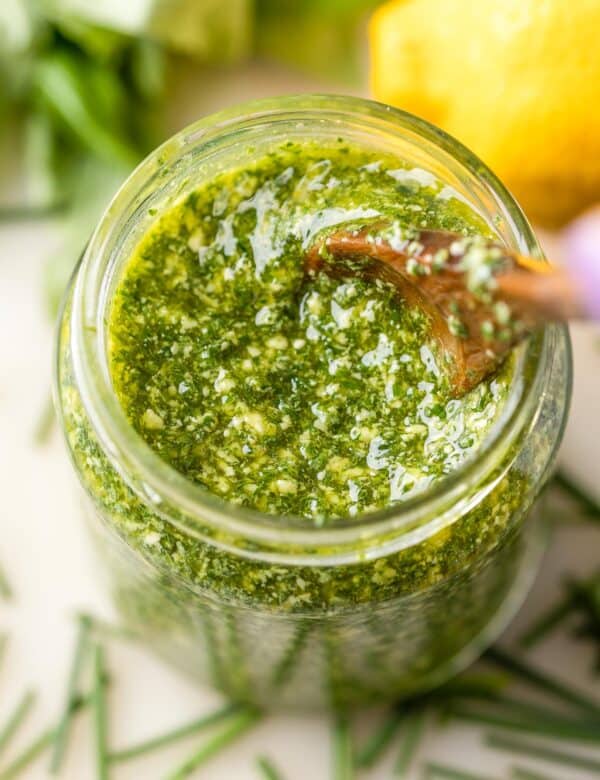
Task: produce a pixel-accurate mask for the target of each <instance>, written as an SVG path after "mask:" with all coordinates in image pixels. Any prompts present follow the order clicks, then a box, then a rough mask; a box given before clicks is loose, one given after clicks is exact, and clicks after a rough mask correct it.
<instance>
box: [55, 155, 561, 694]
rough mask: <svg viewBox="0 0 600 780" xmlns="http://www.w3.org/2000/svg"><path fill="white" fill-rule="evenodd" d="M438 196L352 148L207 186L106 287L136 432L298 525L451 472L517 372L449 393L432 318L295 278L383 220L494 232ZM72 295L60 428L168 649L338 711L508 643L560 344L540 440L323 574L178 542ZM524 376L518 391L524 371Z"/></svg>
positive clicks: (241, 683) (557, 398)
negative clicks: (121, 458)
mask: <svg viewBox="0 0 600 780" xmlns="http://www.w3.org/2000/svg"><path fill="white" fill-rule="evenodd" d="M440 188H441V185H438V184H437V183H436V182H435V180H433V178H432V177H431V175H430V174H428V173H426V172H425V171H420V170H414V169H413V170H410V168H408V167H407V166H406V165H404V164H403V163H402V162H401V161H399V160H397V159H395V158H390V157H386V156H385V155H384V154H378V153H377V154H376V153H374V152H368V151H365V150H361V149H358V148H349V147H347V146H345V145H344V144H343V143H339V144H335V145H333V146H332V147H328V148H324V147H323V146H318V145H316V144H312V143H308V142H307V143H306V144H302V145H290V146H287V147H284V148H281V147H278V148H276V149H274V150H273V153H272V154H271V155H270V156H267V157H264V158H262V159H259V160H258V161H256V162H254V163H249V162H246V163H245V164H244V165H243V166H242V167H241V168H240V169H239V170H233V171H231V170H229V171H227V172H225V173H223V174H222V175H221V176H220V177H219V178H215V179H213V180H210V181H203V180H202V178H201V177H199V181H198V188H197V190H196V191H195V192H194V193H193V194H192V195H191V196H189V197H188V198H187V200H186V201H185V202H183V203H181V204H180V205H177V206H175V207H174V208H173V209H172V210H171V211H169V212H167V213H163V214H159V215H158V217H157V220H156V222H155V225H154V227H153V228H152V229H151V230H150V232H149V233H148V234H147V235H146V236H145V237H144V238H143V239H142V241H141V243H140V245H139V246H138V248H137V249H136V251H135V252H134V253H133V255H132V257H131V258H129V259H128V261H127V262H126V263H125V266H124V269H123V271H122V274H121V276H120V278H119V280H117V285H116V293H115V296H114V299H113V303H112V309H111V311H110V316H109V318H108V322H107V328H108V337H109V338H108V341H109V362H110V370H111V374H112V378H113V383H114V387H115V389H116V391H117V394H118V396H119V398H120V401H121V404H122V406H123V408H124V409H125V412H126V414H127V416H128V417H129V420H130V421H131V423H132V426H133V427H134V428H135V429H136V430H137V431H138V432H139V433H140V434H141V435H142V436H143V438H144V439H145V440H146V441H147V442H148V443H149V445H150V446H151V447H153V448H154V449H155V450H156V451H157V452H158V453H159V454H160V456H161V457H163V458H164V459H165V460H166V461H168V462H170V463H171V464H172V465H173V466H175V468H177V469H178V470H179V471H180V472H182V473H183V474H184V475H185V476H186V477H187V478H188V479H190V480H193V481H194V482H196V483H199V484H200V485H203V486H204V487H205V488H206V489H207V490H209V491H211V492H212V493H215V494H217V495H218V496H221V497H222V498H224V499H226V501H227V502H229V503H237V504H243V505H245V506H249V507H256V508H259V509H262V510H264V511H267V512H270V513H277V514H278V515H288V514H291V515H299V516H301V517H302V518H303V519H304V520H303V522H304V523H305V524H307V525H308V526H309V527H310V526H312V525H315V524H316V525H320V524H323V523H325V524H326V523H327V522H328V521H329V520H332V519H333V518H339V517H349V516H352V515H353V514H358V513H360V512H368V511H369V510H372V509H374V508H377V507H382V506H386V505H389V504H394V503H398V504H401V502H402V501H403V500H404V499H405V498H407V497H409V496H412V495H414V494H415V493H416V492H418V491H419V490H424V489H426V488H428V486H429V485H431V484H432V483H433V482H435V481H436V480H439V479H441V478H442V476H443V475H444V474H445V473H447V472H449V471H451V470H452V469H453V468H455V467H456V465H458V464H459V463H460V462H462V461H463V460H464V459H465V458H467V457H469V455H470V454H471V453H473V451H474V450H475V449H476V448H477V447H478V444H479V443H480V442H481V439H482V438H483V437H484V436H485V434H486V433H487V432H488V431H489V429H490V426H491V425H492V424H493V423H494V421H495V420H496V419H497V416H498V414H499V413H500V411H501V410H502V406H503V401H504V398H505V395H506V391H507V386H508V383H509V382H510V381H512V378H513V375H514V373H515V369H514V367H513V365H512V363H510V362H509V364H507V365H506V366H505V368H504V369H503V370H502V371H501V372H500V373H499V374H498V376H497V377H495V378H494V379H493V380H491V381H490V382H486V383H484V384H482V385H480V386H479V387H478V388H476V389H475V390H474V391H473V392H472V393H471V394H469V395H468V396H467V397H465V398H464V399H461V400H453V399H450V398H449V397H448V390H447V386H446V382H445V378H444V374H445V372H444V361H443V356H441V355H439V354H438V353H437V350H436V346H435V344H433V343H432V342H431V339H430V337H429V334H428V323H427V321H426V320H425V319H424V317H423V315H422V314H421V313H420V312H419V311H415V310H410V309H408V308H407V307H406V306H404V305H403V303H402V301H401V300H399V299H398V298H397V297H395V294H394V293H393V292H392V291H391V290H390V289H389V288H388V287H386V286H385V285H383V284H382V285H374V284H367V283H366V282H364V281H361V280H360V279H357V278H353V279H350V278H348V279H346V278H340V279H337V280H333V279H330V278H328V277H326V276H322V275H319V276H317V277H315V278H310V279H305V278H304V277H303V274H302V270H301V261H302V256H303V253H304V251H305V247H306V246H308V245H309V244H310V243H311V241H312V240H314V238H315V237H316V236H317V235H320V234H321V231H323V230H327V229H331V228H332V227H333V226H334V224H338V223H340V222H344V221H349V222H350V223H351V224H353V225H362V224H364V222H365V221H366V220H372V219H374V218H376V217H377V216H378V215H379V214H382V215H383V216H384V217H386V219H390V220H392V221H393V222H394V224H396V223H398V224H399V225H401V226H408V225H415V226H418V227H420V226H425V225H426V226H429V227H436V226H437V227H441V228H447V229H451V230H457V231H460V232H462V233H464V234H467V235H469V234H475V233H485V232H486V229H485V226H484V224H483V223H482V222H481V221H480V220H479V219H478V217H476V215H475V214H474V213H473V212H472V211H471V210H470V209H469V208H467V207H466V206H465V205H463V204H462V203H461V202H460V201H459V200H458V199H455V198H451V197H450V198H448V197H447V194H448V192H447V189H448V188H445V189H440ZM74 295H75V293H74V292H73V288H71V292H70V295H69V296H68V298H67V301H66V306H65V311H64V315H63V318H62V323H61V328H60V333H59V351H58V355H59V375H58V397H59V402H60V407H61V411H62V421H63V425H64V429H65V433H66V437H67V441H68V446H69V449H70V452H71V456H72V459H73V462H74V464H75V468H76V470H77V472H78V475H79V478H80V481H81V483H82V485H83V487H84V489H85V491H86V493H87V495H88V497H89V499H90V501H88V503H87V506H88V507H89V515H90V518H91V521H92V529H93V532H94V535H95V537H96V539H97V540H98V547H99V549H100V551H101V553H102V556H103V558H104V560H105V562H106V565H107V567H108V569H109V572H110V575H111V580H110V581H111V590H112V592H113V595H114V598H115V602H116V604H117V606H118V608H119V610H120V612H121V614H122V616H123V618H124V619H125V621H126V622H127V624H128V625H129V627H130V628H131V629H132V630H133V631H134V632H136V633H137V634H138V635H139V636H140V637H141V638H143V639H144V640H145V641H146V642H147V643H148V644H149V645H151V646H153V647H154V648H156V650H157V651H158V652H159V653H161V654H162V655H163V656H165V657H167V658H168V659H170V660H171V661H173V662H174V663H175V664H176V665H178V666H179V667H180V668H182V669H184V670H186V671H187V672H189V673H190V674H191V675H193V676H194V677H196V678H198V679H201V680H203V681H206V680H210V681H211V682H212V684H214V685H216V686H217V687H219V688H220V689H222V690H224V691H226V692H227V693H228V694H229V695H232V696H234V697H236V698H239V699H244V700H247V701H249V702H253V703H256V704H259V705H261V706H265V707H273V706H287V707H296V708H297V707H306V706H310V707H314V706H323V705H334V706H345V705H351V704H358V703H364V702H370V701H381V700H383V699H390V698H396V697H398V696H402V695H408V694H411V693H413V692H415V691H417V690H422V689H423V688H426V687H427V686H430V685H432V684H433V683H435V682H436V681H440V680H441V679H443V678H444V677H445V676H447V675H448V674H450V673H452V671H453V670H455V668H456V665H455V664H456V663H458V664H459V665H460V663H462V662H463V661H459V662H457V661H456V659H457V658H460V655H461V653H462V652H463V651H465V649H466V648H469V647H471V646H473V645H475V644H476V643H477V642H480V641H481V637H482V635H483V636H488V635H489V633H490V632H492V633H495V632H496V631H497V630H498V625H497V624H495V623H494V618H496V617H497V616H498V614H499V613H500V612H501V610H502V607H503V604H505V603H506V602H509V603H510V604H511V607H510V609H512V608H513V606H512V605H513V603H514V598H511V596H514V595H515V592H516V591H519V590H520V589H522V587H523V585H522V577H523V576H524V572H526V570H527V569H528V567H530V566H531V565H532V561H533V560H534V559H535V556H536V554H537V553H536V550H537V545H538V539H539V537H538V530H539V529H538V526H537V525H536V524H535V523H531V522H528V523H526V522H524V520H525V516H526V515H527V513H528V511H529V509H530V507H531V505H532V502H533V500H534V499H535V497H536V495H537V493H538V492H539V490H540V487H541V485H542V484H543V480H544V477H545V475H546V474H547V472H548V466H549V463H550V461H551V458H552V454H553V452H554V448H555V445H556V441H557V438H558V436H559V433H560V421H561V419H562V417H563V415H564V410H565V405H566V401H565V388H566V383H565V373H566V372H567V370H568V367H567V362H566V355H565V352H564V350H559V351H558V353H557V356H556V361H555V369H554V371H555V373H554V374H553V377H552V381H551V382H549V384H548V388H547V391H546V392H545V393H544V395H543V398H542V402H541V404H540V410H539V414H538V416H537V418H536V423H535V427H534V428H533V429H531V430H530V429H526V430H524V432H523V434H522V435H520V436H519V437H518V438H517V439H516V440H515V442H514V443H513V444H512V445H511V446H510V447H508V448H505V449H503V450H502V451H501V452H500V453H499V454H498V456H497V458H495V459H494V462H493V464H492V465H490V467H489V469H488V470H487V471H486V473H485V474H483V475H482V476H481V477H480V478H478V481H477V483H476V484H472V486H471V485H470V486H469V494H468V495H467V496H466V499H465V500H463V501H461V502H459V503H458V504H457V505H454V504H452V503H450V502H448V504H447V505H446V506H445V507H444V510H445V512H446V516H447V521H446V522H444V523H443V524H442V526H441V528H440V529H439V530H438V531H436V532H431V533H429V532H428V533H425V534H424V535H423V537H422V538H420V539H416V540H415V541H414V542H412V543H411V544H409V545H407V546H405V547H401V546H399V547H398V548H393V549H392V550H390V549H389V548H387V549H386V548H385V547H384V546H383V544H384V541H390V537H389V536H386V538H385V540H383V539H378V538H371V539H361V538H359V537H358V536H357V540H356V555H355V557H354V558H353V559H352V560H351V561H349V562H346V563H336V562H334V561H333V559H332V558H328V557H327V556H329V555H331V550H330V549H329V548H327V547H325V546H324V543H323V542H322V541H315V545H314V546H313V547H312V548H310V550H308V551H307V552H308V553H310V555H312V556H313V557H312V558H311V559H310V561H312V562H306V559H303V560H302V561H299V560H296V559H295V558H294V557H293V556H294V555H295V554H296V553H303V552H305V551H304V550H297V549H296V548H294V550H291V549H289V550H288V549H287V548H286V547H285V544H286V543H285V542H283V543H282V544H281V546H280V547H279V548H278V549H279V550H280V551H281V550H283V552H284V553H286V554H287V558H284V560H283V561H280V562H277V563H274V562H272V561H271V560H270V559H269V558H268V555H263V552H264V549H263V548H261V547H260V546H259V545H257V543H256V542H255V541H254V540H250V539H246V538H243V537H242V536H241V535H240V537H239V538H237V537H233V536H232V535H231V534H229V535H227V534H225V533H224V532H222V531H221V529H220V528H218V527H217V528H214V527H209V524H207V528H206V529H205V531H206V534H205V536H204V537H203V538H199V537H197V536H194V535H193V534H192V533H188V532H187V531H186V530H184V528H185V527H186V517H185V515H180V514H179V508H178V507H177V506H172V505H169V506H168V507H165V506H164V505H161V504H158V505H157V504H156V503H155V502H154V497H153V496H152V497H150V498H149V496H148V493H147V491H146V490H145V488H144V486H142V485H140V482H139V479H138V475H137V474H135V473H131V472H130V471H127V469H126V467H125V469H123V464H121V463H115V460H114V458H115V456H114V455H113V454H111V453H109V452H107V451H106V450H105V449H104V447H103V445H102V443H101V441H100V440H99V438H98V436H97V433H96V430H95V429H94V425H93V423H92V421H91V418H90V414H89V403H90V401H89V399H86V398H85V394H84V393H83V394H82V392H81V384H80V381H79V378H78V376H77V374H76V371H75V369H74V360H73V353H74V351H75V349H77V348H78V345H77V340H78V338H79V337H80V334H78V333H74V332H73V329H72V323H73V320H72V318H71V305H72V300H73V296H74ZM534 346H535V344H534ZM533 363H535V359H533ZM517 381H518V382H520V383H522V384H523V392H527V385H528V382H529V381H530V377H529V375H521V376H519V377H518V380H517ZM82 396H83V397H82ZM119 467H120V468H119ZM123 470H125V471H127V473H126V474H125V476H124V475H123ZM224 506H225V507H226V506H227V504H225V505H224ZM201 509H202V508H201V507H199V515H200V517H201ZM167 516H168V517H169V518H174V519H175V522H174V523H172V522H170V519H166V517H167ZM280 519H281V524H282V525H284V526H285V522H286V521H285V518H284V517H281V518H280ZM432 519H435V518H432V517H431V516H429V515H427V516H425V515H424V516H423V517H422V518H421V521H420V522H423V523H425V522H427V521H429V520H432ZM180 520H181V522H179V521H180ZM341 522H343V520H341ZM320 533H321V529H319V530H315V531H314V534H315V537H316V536H318V534H320ZM394 533H395V534H396V535H397V536H400V535H401V534H402V533H403V531H396V532H394ZM251 554H253V555H254V557H250V555H251ZM309 557H310V556H309ZM319 558H322V559H323V560H318V559H319ZM325 558H327V560H325ZM501 622H502V621H501ZM490 626H493V627H492V628H490Z"/></svg>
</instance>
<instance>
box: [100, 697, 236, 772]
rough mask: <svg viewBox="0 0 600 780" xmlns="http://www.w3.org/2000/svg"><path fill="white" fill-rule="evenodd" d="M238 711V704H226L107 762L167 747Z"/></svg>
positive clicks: (120, 753) (113, 756) (113, 754)
mask: <svg viewBox="0 0 600 780" xmlns="http://www.w3.org/2000/svg"><path fill="white" fill-rule="evenodd" d="M239 709H240V705H239V704H228V705H226V706H225V707H221V708H220V709H218V710H216V712H211V713H210V714H208V715H203V716H202V717H201V718H196V720H193V721H192V722H191V723H186V724H185V725H184V726H179V727H178V728H176V729H172V730H171V731H168V732H166V733H165V734H161V735H160V736H158V737H152V738H151V739H148V740H146V741H144V742H140V743H138V744H137V745H133V746H132V747H130V748H125V749H123V750H117V751H115V752H113V753H111V754H110V756H109V760H110V761H111V762H118V761H128V760H129V759H131V758H137V757H138V756H141V755H144V754H145V753H149V752H150V751H151V750H156V749H157V748H160V747H163V746H164V745H169V744H170V743H171V742H175V741H177V740H178V739H183V737H187V736H188V735H189V734H194V733H196V732H197V731H201V730H202V729H203V728H205V727H207V726H211V725H212V724H214V723H218V722H219V721H221V720H224V719H225V718H227V717H229V716H230V715H233V714H234V713H236V712H237V711H238V710H239Z"/></svg>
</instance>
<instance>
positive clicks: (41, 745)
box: [0, 693, 94, 780]
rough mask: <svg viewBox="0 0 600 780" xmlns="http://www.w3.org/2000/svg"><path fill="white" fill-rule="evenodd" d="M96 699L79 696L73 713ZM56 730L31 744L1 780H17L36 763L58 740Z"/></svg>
mask: <svg viewBox="0 0 600 780" xmlns="http://www.w3.org/2000/svg"><path fill="white" fill-rule="evenodd" d="M93 698H94V694H93V693H92V694H91V695H85V696H77V697H75V698H74V699H73V701H72V703H71V709H72V711H73V712H77V711H78V710H80V709H82V708H83V707H86V706H88V705H89V704H90V703H91V702H92V701H93ZM56 732H57V729H56V728H50V729H46V730H45V731H43V732H42V733H41V734H40V735H39V736H38V737H37V738H36V739H35V740H34V741H33V742H31V743H30V744H29V745H28V746H27V747H26V748H25V749H24V750H23V751H22V752H21V753H20V754H19V755H18V756H17V757H16V758H15V759H13V761H12V762H11V763H10V764H9V765H8V766H7V767H5V768H4V769H3V770H2V771H0V780H15V778H17V777H19V776H21V775H22V774H23V772H24V771H25V770H26V769H28V768H29V766H30V765H31V764H32V763H33V761H35V759H36V758H37V757H38V756H39V755H40V754H41V753H42V752H43V751H44V750H45V748H46V747H47V746H48V745H50V744H51V743H52V742H53V741H54V740H55V739H56Z"/></svg>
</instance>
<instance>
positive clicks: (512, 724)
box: [448, 701, 600, 743]
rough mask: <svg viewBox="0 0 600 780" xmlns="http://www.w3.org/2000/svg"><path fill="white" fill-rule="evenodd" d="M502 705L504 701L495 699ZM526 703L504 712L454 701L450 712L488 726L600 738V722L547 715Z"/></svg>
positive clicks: (581, 738) (587, 739) (590, 739)
mask: <svg viewBox="0 0 600 780" xmlns="http://www.w3.org/2000/svg"><path fill="white" fill-rule="evenodd" d="M495 704H497V705H501V704H502V702H501V701H500V702H495ZM528 709H529V707H528V706H527V705H524V707H523V710H522V711H521V712H519V710H518V709H517V710H516V711H513V712H512V713H511V712H510V710H509V712H508V713H503V712H501V711H500V712H498V711H497V710H494V711H491V712H490V711H486V710H482V709H477V708H474V707H469V706H464V705H460V704H457V705H452V704H451V705H450V707H449V708H448V713H449V715H450V716H451V717H453V718H456V719H458V720H463V721H468V722H470V723H479V724H486V725H488V726H498V727H499V728H505V729H513V730H516V731H524V732H528V733H530V734H540V735H546V736H552V737H556V738H558V739H568V740H579V741H582V742H594V743H598V742H600V724H599V723H598V722H597V721H592V722H591V723H586V722H583V721H577V720H570V719H568V718H562V717H559V716H551V715H545V714H544V713H543V711H540V714H539V715H536V714H534V712H535V710H537V708H535V707H531V712H530V713H529V714H528V713H527V710H528Z"/></svg>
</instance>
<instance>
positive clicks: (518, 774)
mask: <svg viewBox="0 0 600 780" xmlns="http://www.w3.org/2000/svg"><path fill="white" fill-rule="evenodd" d="M511 775H512V777H513V778H514V780H554V778H552V777H548V775H542V774H540V773H539V772H532V771H531V769H525V768H524V767H520V766H513V767H512V768H511Z"/></svg>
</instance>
